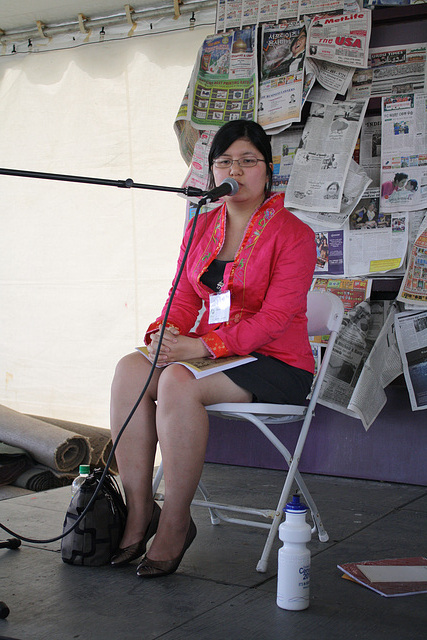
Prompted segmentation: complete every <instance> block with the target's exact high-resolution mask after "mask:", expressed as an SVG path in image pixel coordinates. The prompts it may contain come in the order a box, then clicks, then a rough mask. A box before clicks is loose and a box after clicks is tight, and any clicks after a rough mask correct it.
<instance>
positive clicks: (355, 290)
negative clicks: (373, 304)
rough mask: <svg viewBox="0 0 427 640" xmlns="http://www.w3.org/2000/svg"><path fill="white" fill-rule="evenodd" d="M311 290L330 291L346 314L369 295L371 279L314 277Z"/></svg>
mask: <svg viewBox="0 0 427 640" xmlns="http://www.w3.org/2000/svg"><path fill="white" fill-rule="evenodd" d="M311 289H312V290H313V291H331V292H332V293H334V294H335V295H336V296H338V297H339V298H340V300H341V302H342V303H343V305H344V311H345V313H346V314H347V312H348V311H350V309H353V308H354V307H355V306H356V305H358V304H360V303H361V302H364V301H365V300H368V298H369V297H370V295H371V289H372V280H371V279H370V278H341V279H339V278H320V277H318V278H314V280H313V283H312V285H311Z"/></svg>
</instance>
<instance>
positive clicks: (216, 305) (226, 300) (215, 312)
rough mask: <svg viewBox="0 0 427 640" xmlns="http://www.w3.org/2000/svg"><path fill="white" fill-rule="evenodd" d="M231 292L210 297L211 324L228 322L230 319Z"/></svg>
mask: <svg viewBox="0 0 427 640" xmlns="http://www.w3.org/2000/svg"><path fill="white" fill-rule="evenodd" d="M230 305H231V295H230V291H224V292H222V293H211V294H210V296H209V324H218V323H219V322H228V320H229V318H230Z"/></svg>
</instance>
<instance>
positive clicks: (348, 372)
mask: <svg viewBox="0 0 427 640" xmlns="http://www.w3.org/2000/svg"><path fill="white" fill-rule="evenodd" d="M383 4H387V5H390V4H395V5H399V4H405V5H408V4H411V1H410V0H365V1H364V3H363V0H280V1H279V2H277V1H273V2H272V1H271V0H218V6H217V23H216V33H215V34H214V35H212V36H209V37H208V38H206V40H205V41H204V43H203V45H202V47H201V48H200V51H199V54H198V58H197V60H196V63H195V65H194V69H193V73H192V77H191V79H190V82H189V85H188V89H187V91H186V93H185V96H184V98H183V101H182V104H181V107H180V109H179V112H178V114H177V118H176V121H175V131H176V134H177V137H178V140H179V143H180V148H181V153H182V156H183V158H184V159H185V161H186V162H187V164H188V165H189V171H188V174H187V177H186V180H185V186H189V185H190V186H194V187H198V188H201V189H206V188H207V156H208V153H209V148H210V144H211V142H212V138H213V136H214V134H215V132H216V131H217V130H218V128H219V127H220V126H222V125H223V124H224V123H225V122H228V121H230V120H234V119H240V118H244V119H248V120H256V121H257V122H258V123H259V124H261V125H262V126H263V128H264V129H265V131H266V132H267V133H268V134H269V135H270V136H271V143H272V149H273V160H274V175H273V189H274V190H275V191H278V192H283V194H284V204H285V206H286V207H287V208H288V209H289V210H290V211H292V212H293V213H294V214H295V215H297V216H298V217H299V218H301V219H302V220H303V221H304V222H306V223H307V224H308V225H309V226H310V227H311V228H312V229H313V230H314V231H315V234H316V242H317V252H318V258H317V267H316V271H315V278H314V281H313V288H327V289H330V290H332V291H333V292H334V293H336V294H337V295H339V296H340V297H341V299H342V300H343V302H344V305H345V309H346V317H345V321H344V323H343V327H342V331H341V335H340V336H339V339H338V340H337V344H336V348H335V353H334V355H333V358H332V360H331V366H330V368H329V372H328V375H327V379H326V381H325V383H324V385H323V388H322V393H321V402H322V403H323V404H324V405H326V406H329V407H332V408H334V409H337V410H339V411H341V412H343V413H347V414H349V415H351V416H353V417H358V418H360V419H361V420H362V422H363V424H364V426H365V428H366V429H368V428H369V426H370V425H371V424H372V422H373V421H374V420H375V418H376V417H377V415H378V414H379V412H380V411H381V409H382V407H383V406H384V404H385V402H386V395H385V393H384V388H385V387H386V386H387V385H388V384H390V382H392V381H393V380H394V379H395V378H396V377H397V376H399V375H400V374H401V373H404V374H405V380H406V382H407V385H408V390H409V395H410V399H411V405H412V409H413V410H418V409H426V408H427V215H426V214H427V118H426V111H427V39H426V41H424V42H418V43H415V44H413V43H411V44H406V45H399V46H395V45H393V46H383V47H380V48H378V47H375V46H374V45H375V42H371V25H372V14H373V11H374V10H375V9H374V7H375V6H377V5H383ZM373 97H374V98H377V102H378V101H379V99H380V101H381V112H379V109H378V110H377V111H376V112H375V111H373V110H372V109H371V110H370V111H369V112H368V115H367V109H368V105H369V104H370V102H369V101H370V99H371V98H373ZM378 276H383V277H384V276H387V277H388V276H393V277H396V276H399V277H400V279H401V280H402V285H401V287H400V291H399V294H398V296H397V298H396V300H395V301H393V302H387V301H371V300H370V294H371V288H372V279H373V278H375V277H378ZM402 313H403V316H401V314H402ZM396 314H398V316H397V319H396V317H395V316H396ZM400 319H401V324H400V325H399V326H401V327H402V329H401V331H400V332H397V338H396V331H395V322H397V321H398V320H399V322H400ZM409 326H411V331H412V333H413V334H414V335H415V334H416V339H414V340H409V339H405V340H403V339H402V338H401V336H402V335H404V334H406V333H409V331H410V329H409ZM398 339H399V341H398ZM316 343H317V344H319V343H320V344H321V343H322V339H321V338H320V337H317V338H314V339H313V349H314V350H315V345H316ZM408 345H409V346H408ZM415 377H416V380H417V382H416V384H415ZM373 389H374V390H375V392H374V393H372V390H373Z"/></svg>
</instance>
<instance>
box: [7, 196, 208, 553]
mask: <svg viewBox="0 0 427 640" xmlns="http://www.w3.org/2000/svg"><path fill="white" fill-rule="evenodd" d="M204 204H205V203H204V202H203V199H202V200H201V201H200V202H199V203H198V205H197V209H196V212H195V214H194V217H193V223H192V227H191V232H190V235H189V237H188V243H187V247H186V249H185V252H184V255H183V257H182V262H181V265H180V268H179V270H178V273H177V276H176V279H175V283H174V285H173V287H172V290H171V294H170V296H169V301H168V305H167V307H166V311H165V315H164V319H163V323H162V328H161V330H160V337H159V344H158V346H157V350H156V353H155V356H154V360H153V363H152V365H151V369H150V372H149V374H148V377H147V380H146V382H145V385H144V387H143V389H142V391H141V393H140V394H139V396H138V398H137V400H136V402H135V404H134V406H133V407H132V409H131V411H130V413H129V415H128V417H127V418H126V420H125V421H124V423H123V426H122V427H121V429H120V431H119V433H118V434H117V438H116V439H115V441H114V443H113V446H112V448H111V451H110V455H109V456H108V459H107V462H106V463H105V468H104V471H103V473H102V475H101V478H100V480H99V483H98V486H97V487H96V489H95V491H94V494H93V495H92V497H91V498H90V500H89V502H88V504H87V505H86V507H85V508H84V510H83V511H82V513H81V514H80V515H79V517H78V518H77V520H75V522H73V524H72V525H71V526H70V528H69V529H67V530H66V531H63V532H62V533H61V534H60V535H58V536H55V537H54V538H46V539H36V538H28V537H26V536H23V535H20V534H18V533H16V532H15V531H12V529H9V528H8V527H6V525H4V524H3V523H1V522H0V529H3V531H6V533H9V534H10V535H12V536H14V537H15V538H18V540H21V541H23V542H30V543H32V544H47V543H50V542H56V541H57V540H61V539H62V538H65V536H67V535H68V534H70V533H71V532H72V531H73V530H74V529H75V528H76V527H77V525H78V524H79V522H81V520H82V519H83V518H84V516H85V515H86V513H87V512H88V511H89V509H90V508H91V506H92V505H93V503H94V502H95V500H96V497H97V495H98V493H99V491H100V490H101V488H102V485H103V483H104V480H105V477H106V475H107V473H108V471H109V468H110V465H111V461H112V459H113V456H114V453H115V451H116V449H117V445H118V443H119V440H120V438H121V437H122V435H123V432H124V430H125V429H126V427H127V426H128V424H129V422H130V421H131V419H132V417H133V415H134V413H135V411H136V410H137V408H138V405H139V403H140V402H141V400H142V398H143V397H144V395H145V393H146V391H147V388H148V385H149V384H150V382H151V379H152V377H153V375H154V371H155V369H156V364H157V360H158V358H159V353H160V348H161V346H162V341H163V336H164V334H165V331H166V323H167V319H168V317H169V312H170V309H171V306H172V301H173V298H174V296H175V292H176V289H177V287H178V283H179V281H180V279H181V275H182V272H183V271H184V266H185V263H186V261H187V257H188V253H189V251H190V247H191V244H192V242H193V238H194V232H195V230H196V224H197V220H198V218H199V214H200V209H201V207H202V206H203V205H204Z"/></svg>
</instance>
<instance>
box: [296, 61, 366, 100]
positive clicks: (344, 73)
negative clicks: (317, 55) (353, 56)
mask: <svg viewBox="0 0 427 640" xmlns="http://www.w3.org/2000/svg"><path fill="white" fill-rule="evenodd" d="M305 66H306V70H307V71H309V72H310V73H314V75H315V76H316V80H317V81H318V83H319V84H321V85H322V87H323V88H324V89H327V90H328V91H333V92H335V93H339V94H340V95H344V94H345V93H346V91H347V89H348V87H349V86H350V84H351V80H352V78H353V74H354V71H355V70H354V67H345V66H344V65H342V64H334V63H333V62H325V61H324V60H315V59H314V58H306V60H305Z"/></svg>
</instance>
